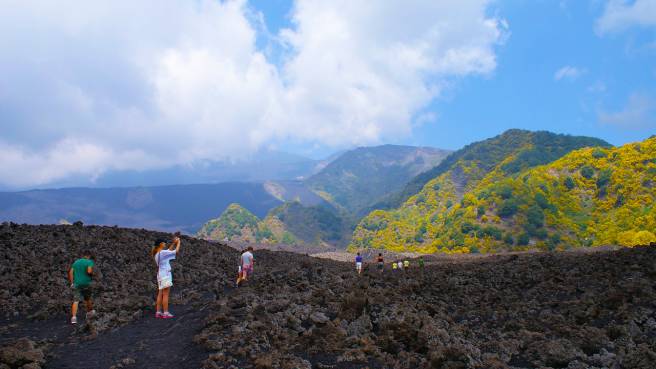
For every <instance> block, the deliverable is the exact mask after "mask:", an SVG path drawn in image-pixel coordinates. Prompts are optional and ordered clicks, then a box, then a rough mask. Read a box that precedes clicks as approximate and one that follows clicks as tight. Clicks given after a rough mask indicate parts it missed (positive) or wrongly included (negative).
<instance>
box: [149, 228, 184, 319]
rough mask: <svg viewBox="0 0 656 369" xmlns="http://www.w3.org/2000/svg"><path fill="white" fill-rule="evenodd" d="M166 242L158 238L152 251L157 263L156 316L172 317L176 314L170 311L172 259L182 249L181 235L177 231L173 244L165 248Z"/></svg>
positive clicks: (159, 317) (161, 317) (162, 317)
mask: <svg viewBox="0 0 656 369" xmlns="http://www.w3.org/2000/svg"><path fill="white" fill-rule="evenodd" d="M165 247H166V242H164V241H162V240H158V241H156V243H155V247H153V249H152V251H151V255H152V257H153V258H154V259H155V264H157V289H158V290H157V302H156V303H155V318H158V319H170V318H173V317H174V315H173V314H171V312H169V294H170V292H171V287H173V274H171V264H170V263H171V260H174V259H175V257H176V256H177V254H178V251H180V237H179V236H178V233H176V235H175V237H174V238H173V241H172V242H171V246H169V248H168V249H165Z"/></svg>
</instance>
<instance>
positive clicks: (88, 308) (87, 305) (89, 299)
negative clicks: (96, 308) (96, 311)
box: [84, 297, 93, 313]
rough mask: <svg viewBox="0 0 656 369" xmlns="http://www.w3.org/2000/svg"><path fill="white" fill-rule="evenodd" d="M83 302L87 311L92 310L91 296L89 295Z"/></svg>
mask: <svg viewBox="0 0 656 369" xmlns="http://www.w3.org/2000/svg"><path fill="white" fill-rule="evenodd" d="M84 304H85V305H86V307H87V313H89V312H91V311H92V310H93V300H91V297H89V298H88V299H87V300H84Z"/></svg>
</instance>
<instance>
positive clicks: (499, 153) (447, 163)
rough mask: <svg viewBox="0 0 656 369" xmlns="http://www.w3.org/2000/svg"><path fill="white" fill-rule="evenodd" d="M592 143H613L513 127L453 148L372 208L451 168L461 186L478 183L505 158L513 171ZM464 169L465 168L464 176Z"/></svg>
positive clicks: (387, 205) (398, 199)
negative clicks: (454, 149)
mask: <svg viewBox="0 0 656 369" xmlns="http://www.w3.org/2000/svg"><path fill="white" fill-rule="evenodd" d="M592 146H602V147H610V146H611V145H610V144H609V143H608V142H606V141H604V140H600V139H598V138H594V137H585V136H570V135H562V134H555V133H551V132H546V131H538V132H532V131H526V130H521V129H511V130H508V131H506V132H504V133H503V134H501V135H498V136H495V137H492V138H488V139H486V140H483V141H479V142H474V143H471V144H469V145H467V146H465V147H463V148H462V149H460V150H458V151H455V152H453V153H452V154H451V155H449V156H448V157H446V158H445V159H444V160H443V161H442V162H440V163H439V165H437V166H435V167H433V168H431V169H430V170H427V171H425V172H423V173H421V174H419V175H417V176H416V177H414V178H413V179H412V180H411V181H409V182H408V184H407V185H406V186H405V187H404V188H403V190H401V191H400V192H397V193H389V194H388V195H387V196H386V197H385V198H384V199H383V200H381V201H380V202H378V203H377V204H375V205H374V206H373V207H372V208H371V210H376V209H392V208H397V207H399V206H401V205H402V204H403V203H404V202H405V201H407V200H408V199H409V198H410V197H411V196H413V195H416V194H417V193H418V192H419V191H421V189H422V188H424V186H425V185H426V183H428V182H429V181H431V180H433V179H434V178H437V177H439V176H440V175H442V174H444V173H446V172H448V171H452V172H453V174H454V175H455V176H457V177H460V178H461V179H462V180H464V181H465V182H464V183H463V186H462V187H463V188H464V187H465V186H464V185H466V184H467V183H469V182H473V183H476V181H478V180H480V179H482V178H483V176H485V175H486V174H487V173H488V172H489V171H491V170H492V169H494V168H495V167H496V166H497V165H499V164H500V163H501V162H504V167H503V168H502V169H503V170H504V172H505V173H507V174H513V173H517V172H519V171H521V170H523V169H526V168H529V167H532V166H536V165H541V164H547V163H550V162H552V161H554V160H556V159H558V158H560V157H562V156H563V155H565V154H567V153H569V152H570V151H572V150H576V149H580V148H582V147H592ZM463 171H466V175H464V176H463V175H462V172H463ZM461 182H462V181H461Z"/></svg>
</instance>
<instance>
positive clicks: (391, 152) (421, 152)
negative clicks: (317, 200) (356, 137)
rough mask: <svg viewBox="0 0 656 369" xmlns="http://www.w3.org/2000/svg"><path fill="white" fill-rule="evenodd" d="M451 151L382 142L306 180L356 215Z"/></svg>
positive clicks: (346, 155)
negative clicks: (382, 143) (383, 143)
mask: <svg viewBox="0 0 656 369" xmlns="http://www.w3.org/2000/svg"><path fill="white" fill-rule="evenodd" d="M450 152H451V151H449V150H440V149H435V148H431V147H414V146H399V145H383V146H376V147H361V148H357V149H355V150H351V151H348V152H346V153H344V154H343V155H341V156H340V157H338V158H337V159H335V160H333V161H332V162H330V163H329V164H328V165H327V166H326V167H325V168H324V169H323V170H321V171H320V172H318V173H317V174H315V175H313V176H311V177H310V178H308V179H307V180H306V181H305V183H306V184H307V186H308V187H309V188H311V189H312V190H313V191H314V192H316V193H317V194H319V195H320V196H322V197H323V198H324V199H325V200H326V201H328V202H329V203H331V204H333V205H334V206H335V207H336V208H338V209H342V210H344V211H346V212H348V213H353V214H356V213H358V212H359V211H360V210H362V209H363V208H366V207H368V206H371V205H372V204H373V203H374V202H375V201H377V200H380V198H381V197H383V196H384V195H387V194H389V193H393V192H396V191H399V190H401V189H402V188H403V187H404V186H405V185H406V184H407V183H408V181H410V180H411V179H412V178H414V177H415V176H416V175H418V174H420V173H422V172H424V171H427V170H429V169H431V168H433V167H435V166H436V165H437V164H439V163H440V162H441V161H442V160H443V159H444V158H445V157H446V156H447V155H448V154H449V153H450Z"/></svg>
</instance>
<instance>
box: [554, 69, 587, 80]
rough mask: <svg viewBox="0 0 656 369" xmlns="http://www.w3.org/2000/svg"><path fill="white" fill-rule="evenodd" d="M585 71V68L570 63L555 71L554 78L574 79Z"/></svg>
mask: <svg viewBox="0 0 656 369" xmlns="http://www.w3.org/2000/svg"><path fill="white" fill-rule="evenodd" d="M584 73H585V69H580V68H577V67H572V66H570V65H566V66H564V67H562V68H560V69H558V70H557V71H556V73H554V79H555V80H556V81H560V80H561V79H570V80H574V79H577V78H579V77H580V76H581V75H582V74H584Z"/></svg>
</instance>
